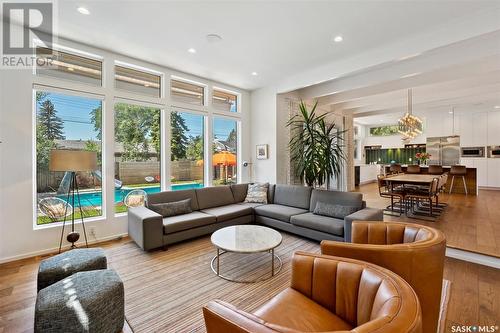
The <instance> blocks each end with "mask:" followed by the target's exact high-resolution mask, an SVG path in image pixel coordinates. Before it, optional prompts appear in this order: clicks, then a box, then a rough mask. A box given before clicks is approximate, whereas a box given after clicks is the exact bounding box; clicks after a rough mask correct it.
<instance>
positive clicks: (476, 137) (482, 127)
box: [455, 112, 488, 147]
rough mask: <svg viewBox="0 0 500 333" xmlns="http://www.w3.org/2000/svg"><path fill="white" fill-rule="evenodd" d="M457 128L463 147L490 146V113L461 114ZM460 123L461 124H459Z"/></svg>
mask: <svg viewBox="0 0 500 333" xmlns="http://www.w3.org/2000/svg"><path fill="white" fill-rule="evenodd" d="M457 118H459V120H458V121H456V123H455V125H456V126H457V125H458V127H455V132H456V134H458V135H460V146H461V147H476V146H486V145H487V144H488V113H487V112H478V113H473V114H461V115H460V116H459V117H457ZM458 123H459V124H458Z"/></svg>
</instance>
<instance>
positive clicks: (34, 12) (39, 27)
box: [2, 2, 53, 55]
mask: <svg viewBox="0 0 500 333" xmlns="http://www.w3.org/2000/svg"><path fill="white" fill-rule="evenodd" d="M52 7H53V6H52V3H50V2H45V3H26V2H24V3H19V2H15V3H14V2H4V3H2V12H3V24H2V37H3V38H2V39H3V43H2V47H3V54H4V55H7V54H8V55H13V54H16V55H21V54H26V55H28V54H33V47H32V46H33V43H32V41H33V39H34V38H37V39H39V40H40V41H42V42H43V43H44V44H45V45H51V44H52V32H53V31H52V27H53V15H52V13H53V12H52V9H53V8H52ZM41 31H43V32H44V33H41Z"/></svg>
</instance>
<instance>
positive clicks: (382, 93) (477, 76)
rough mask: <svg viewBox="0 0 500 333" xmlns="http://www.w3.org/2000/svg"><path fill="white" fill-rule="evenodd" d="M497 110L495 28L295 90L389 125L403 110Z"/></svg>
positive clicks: (498, 42) (499, 62) (499, 60)
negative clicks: (409, 105) (409, 106)
mask: <svg viewBox="0 0 500 333" xmlns="http://www.w3.org/2000/svg"><path fill="white" fill-rule="evenodd" d="M410 88H411V89H412V95H413V103H412V105H413V113H414V114H415V115H417V116H422V117H425V116H426V114H428V113H436V112H443V113H445V112H446V113H447V112H451V111H452V110H453V112H455V113H464V112H467V113H470V112H482V111H498V112H500V30H497V31H493V32H490V33H486V34H483V35H480V36H477V37H474V38H470V39H467V40H463V41H460V42H456V43H453V44H449V45H446V46H442V47H439V48H436V49H433V50H429V51H427V52H424V53H422V54H417V55H414V56H412V57H410V58H406V59H400V60H397V61H392V62H388V63H384V64H380V65H378V66H375V67H373V68H368V69H365V70H364V71H361V72H359V73H353V74H350V75H347V76H345V77H340V78H337V79H334V80H331V81H327V82H322V83H320V84H317V85H314V86H309V87H306V88H302V89H299V90H297V91H295V92H294V93H296V94H298V95H299V97H300V98H301V99H305V100H317V101H318V103H319V105H320V106H322V107H323V108H325V107H329V108H330V109H331V110H333V111H338V112H342V113H346V114H352V115H353V117H354V120H355V121H356V122H357V123H359V124H363V125H378V124H394V123H396V122H397V119H398V118H399V117H401V115H402V114H403V113H404V112H406V109H407V94H408V89H410Z"/></svg>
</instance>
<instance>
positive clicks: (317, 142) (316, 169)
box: [287, 101, 345, 187]
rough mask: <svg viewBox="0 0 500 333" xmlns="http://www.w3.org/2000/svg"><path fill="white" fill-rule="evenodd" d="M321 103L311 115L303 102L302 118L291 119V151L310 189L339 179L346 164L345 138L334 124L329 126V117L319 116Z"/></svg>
mask: <svg viewBox="0 0 500 333" xmlns="http://www.w3.org/2000/svg"><path fill="white" fill-rule="evenodd" d="M317 106H318V102H316V103H315V104H314V106H313V107H312V108H311V110H310V111H309V110H308V108H307V105H306V104H305V103H304V102H303V101H301V102H300V104H299V114H297V115H295V116H293V117H291V118H290V120H289V121H288V123H287V127H290V129H291V132H292V136H291V138H290V142H289V144H288V147H289V149H290V159H291V161H292V162H293V163H294V165H295V166H296V172H297V176H299V178H300V180H301V181H302V182H305V183H306V184H307V185H308V186H315V187H321V186H323V185H326V186H327V187H329V182H330V179H331V178H332V177H334V176H335V177H338V175H339V174H340V170H341V168H342V165H343V163H344V161H345V155H344V151H343V150H342V147H343V145H342V143H343V140H344V139H343V134H344V133H345V131H340V130H339V129H338V127H337V126H336V124H335V123H334V122H327V121H326V118H327V116H328V115H329V113H322V114H317V113H316V107H317Z"/></svg>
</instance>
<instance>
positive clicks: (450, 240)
mask: <svg viewBox="0 0 500 333" xmlns="http://www.w3.org/2000/svg"><path fill="white" fill-rule="evenodd" d="M356 190H357V191H358V192H361V193H363V199H364V200H366V202H367V205H368V206H369V207H378V208H385V207H387V206H388V205H389V204H390V199H386V198H381V197H380V196H379V194H378V188H377V184H376V183H370V184H366V185H361V186H360V187H358V188H357V189H356ZM439 201H440V202H445V203H447V204H448V207H447V208H446V210H445V212H444V213H443V215H442V216H441V217H440V219H439V220H438V221H436V222H428V221H423V220H417V219H411V218H407V217H404V216H401V217H394V216H387V215H385V216H384V220H385V221H407V222H412V223H418V224H423V225H427V226H431V227H434V228H437V229H439V230H441V231H442V232H443V233H444V234H445V236H446V245H447V246H448V247H453V248H457V249H462V250H466V251H472V252H477V253H481V254H486V255H490V256H495V257H500V191H494V190H479V194H478V195H477V196H475V195H463V194H451V195H448V194H442V195H440V197H439Z"/></svg>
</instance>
